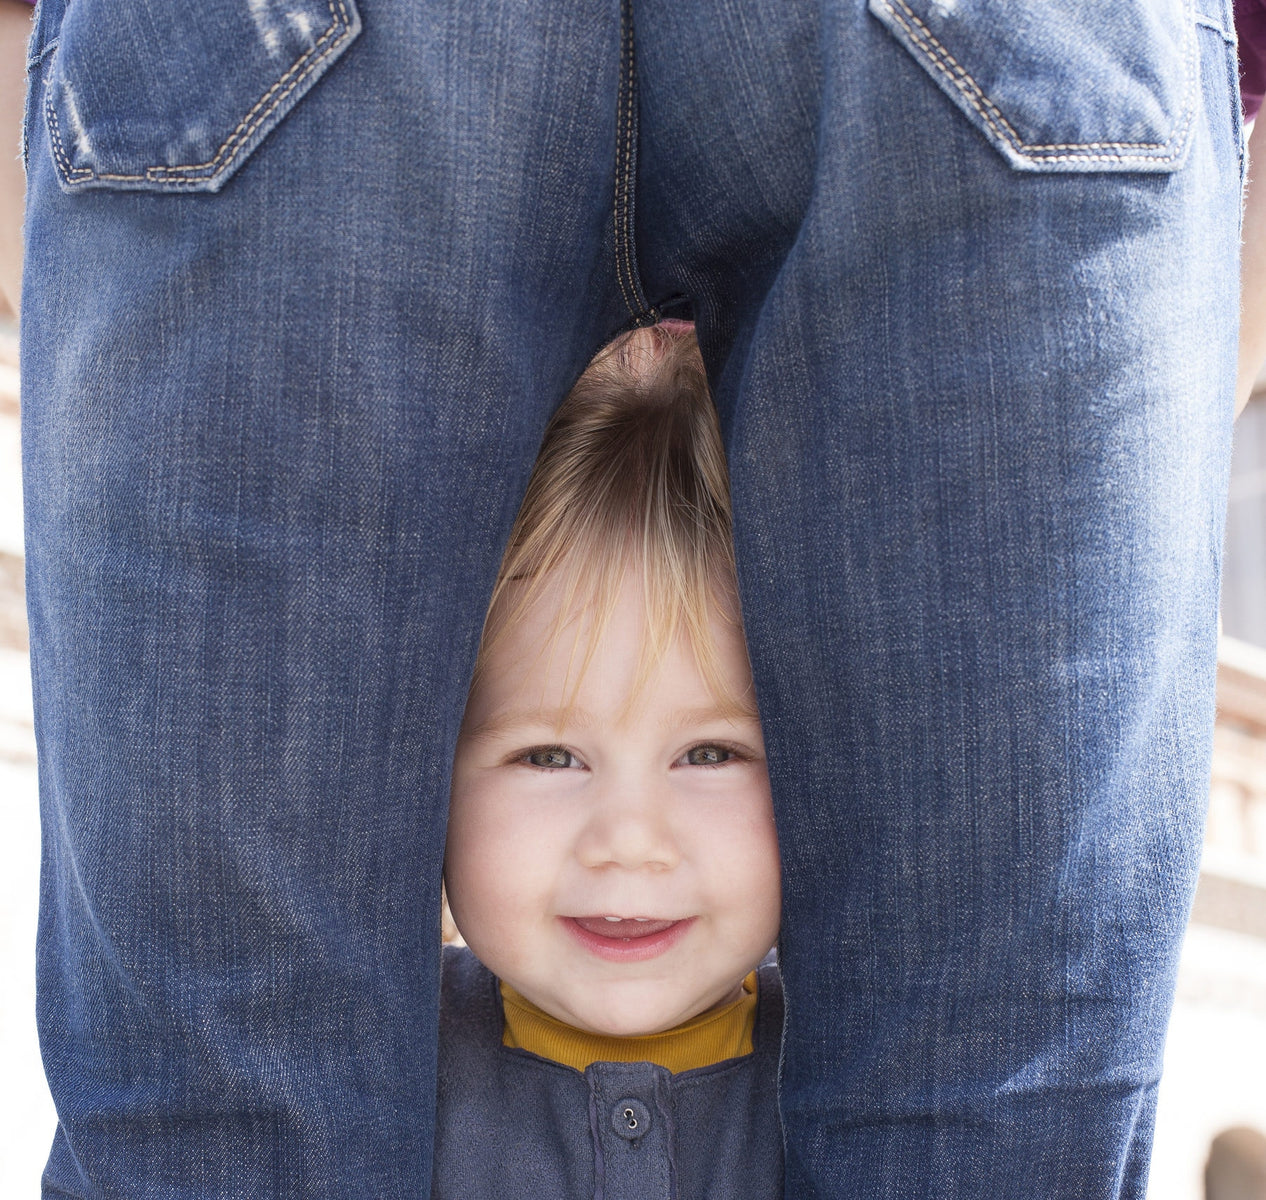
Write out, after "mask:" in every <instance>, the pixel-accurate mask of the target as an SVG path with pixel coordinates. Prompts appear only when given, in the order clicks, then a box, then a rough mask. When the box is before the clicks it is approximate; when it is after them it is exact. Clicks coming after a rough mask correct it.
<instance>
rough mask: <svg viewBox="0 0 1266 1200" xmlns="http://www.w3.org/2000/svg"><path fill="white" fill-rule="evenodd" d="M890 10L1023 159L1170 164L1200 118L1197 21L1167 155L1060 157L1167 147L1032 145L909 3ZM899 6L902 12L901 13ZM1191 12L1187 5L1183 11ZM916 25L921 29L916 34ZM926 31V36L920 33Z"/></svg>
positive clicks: (886, 3)
mask: <svg viewBox="0 0 1266 1200" xmlns="http://www.w3.org/2000/svg"><path fill="white" fill-rule="evenodd" d="M879 3H880V4H882V5H883V7H884V9H885V11H887V12H888V14H889V15H890V16H891V17H892V18H893V19H894V20H895V21H896V22H897V23H898V24H899V25H900V26H901V27H902V28H903V29H904V30H905V31H906V33H907V34H908V35H909V36H910V38H911V40H912V41H914V42H915V44H916V45H918V46H919V47H920V48H921V49H923V50H924V51H925V52H926V53H927V55H928V59H929V61H930V62H931V64H932V65H933V66H934V67H935V68H936V69H937V70H938V71H939V72H940V73H941V74H942V75H944V76H945V78H946V79H948V80H949V82H950V84H951V85H952V86H953V87H954V89H955V90H956V91H957V92H958V93H959V94H960V95H961V96H962V97H963V98H964V99H965V100H966V101H967V102H968V103H969V104H970V105H971V106H972V108H974V109H975V110H976V111H977V112H978V113H979V114H980V116H981V118H982V119H983V120H984V122H985V123H986V124H987V125H988V126H989V128H990V129H992V130H993V131H994V133H995V134H997V135H998V137H1000V138H1001V139H1002V140H1003V141H1005V142H1007V143H1008V144H1009V145H1010V146H1011V148H1012V149H1013V150H1014V151H1015V152H1016V153H1017V154H1020V155H1029V156H1031V157H1033V158H1035V159H1037V160H1038V161H1041V162H1132V161H1136V160H1138V159H1146V160H1151V161H1157V162H1170V161H1174V160H1176V159H1177V158H1178V157H1179V156H1180V155H1181V152H1182V148H1183V145H1184V143H1185V141H1186V138H1187V129H1188V127H1189V126H1190V124H1191V119H1192V117H1193V116H1194V115H1195V109H1196V106H1195V98H1194V88H1193V86H1192V84H1193V82H1194V71H1193V65H1194V64H1193V59H1194V51H1195V30H1194V28H1193V22H1192V21H1191V20H1188V21H1187V22H1186V26H1185V28H1186V48H1185V53H1184V58H1183V65H1184V69H1185V78H1186V84H1187V88H1186V91H1187V103H1186V109H1185V112H1184V114H1183V116H1182V118H1181V119H1180V120H1179V122H1178V123H1177V125H1176V132H1175V134H1174V137H1173V138H1172V139H1171V142H1170V143H1169V144H1170V145H1172V146H1173V149H1172V150H1170V152H1169V153H1168V154H1165V153H1158V154H1082V153H1076V154H1056V153H1054V151H1058V150H1158V151H1163V150H1164V149H1165V143H1162V142H1061V143H1051V144H1036V143H1035V144H1030V143H1026V142H1024V141H1022V140H1021V138H1020V135H1019V133H1017V132H1016V130H1015V128H1014V127H1013V126H1012V125H1011V123H1010V122H1009V121H1008V120H1007V119H1006V117H1004V116H1003V115H1002V112H1001V110H999V109H998V107H997V106H996V105H995V104H994V103H993V101H992V100H990V99H989V97H988V96H987V95H985V92H984V90H983V89H982V88H981V86H980V85H979V84H978V83H977V82H976V80H975V79H974V78H972V75H971V73H970V72H969V71H967V70H966V69H965V68H964V67H963V66H962V65H961V64H960V63H959V62H958V60H957V59H955V58H954V56H953V55H952V54H951V53H950V52H949V50H947V49H946V48H945V46H943V45H942V44H941V43H940V41H938V40H937V37H936V35H935V34H934V33H933V32H932V31H931V30H930V29H929V28H928V27H927V26H926V25H925V24H924V23H923V21H921V20H920V19H919V17H918V15H917V14H916V13H915V12H914V11H913V10H912V9H911V8H910V7H909V5H908V4H906V3H905V0H879ZM895 5H899V6H900V7H901V9H902V10H903V12H898V11H897V9H896V7H895ZM1184 7H1188V6H1184ZM915 26H917V27H918V28H917V29H916V28H915ZM920 31H922V32H920ZM942 59H946V60H948V62H949V63H950V64H952V69H951V67H947V66H946V65H945V62H943V61H942Z"/></svg>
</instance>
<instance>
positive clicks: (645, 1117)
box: [611, 1100, 651, 1142]
mask: <svg viewBox="0 0 1266 1200" xmlns="http://www.w3.org/2000/svg"><path fill="white" fill-rule="evenodd" d="M611 1125H612V1127H613V1128H614V1129H615V1131H616V1133H618V1134H619V1135H620V1136H621V1137H622V1138H624V1139H626V1140H627V1141H630V1142H635V1141H637V1139H638V1138H640V1137H641V1136H642V1135H643V1134H644V1133H646V1132H647V1130H649V1129H650V1127H651V1114H650V1110H649V1109H648V1108H647V1107H646V1105H645V1104H643V1103H642V1102H641V1101H640V1100H621V1101H620V1103H619V1104H617V1105H616V1106H615V1108H613V1109H612V1110H611Z"/></svg>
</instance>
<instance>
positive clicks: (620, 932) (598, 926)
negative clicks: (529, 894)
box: [572, 917, 677, 942]
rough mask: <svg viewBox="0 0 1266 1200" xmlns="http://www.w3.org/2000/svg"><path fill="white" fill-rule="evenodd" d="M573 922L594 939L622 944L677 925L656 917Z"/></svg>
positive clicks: (651, 935) (591, 919)
mask: <svg viewBox="0 0 1266 1200" xmlns="http://www.w3.org/2000/svg"><path fill="white" fill-rule="evenodd" d="M572 920H573V921H575V922H576V924H577V925H579V926H580V928H581V929H583V930H585V931H586V932H587V933H592V934H593V935H594V937H601V938H618V939H619V940H620V941H622V942H629V941H632V940H633V939H634V938H644V937H653V936H654V935H655V934H657V933H663V932H664V930H665V929H668V928H669V927H670V926H672V925H676V924H677V921H676V920H668V921H664V920H658V919H656V918H655V917H572Z"/></svg>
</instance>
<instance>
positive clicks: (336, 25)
mask: <svg viewBox="0 0 1266 1200" xmlns="http://www.w3.org/2000/svg"><path fill="white" fill-rule="evenodd" d="M329 10H330V18H331V21H330V25H329V27H328V28H327V29H326V30H325V31H324V32H323V33H322V34H321V36H320V37H319V38H317V39H316V41H315V42H314V43H313V45H312V48H311V49H310V50H308V51H307V52H306V53H304V54H302V55H300V57H299V58H297V59H296V60H295V61H294V62H293V63H292V64H291V66H290V68H289V70H287V71H286V73H285V74H284V75H282V77H281V78H280V79H278V80H277V82H276V83H274V84H273V85H272V87H270V88H269V89H268V90H267V91H266V92H265V93H264V94H263V95H262V96H261V97H260V98H259V99H258V100H257V101H256V102H255V103H254V104H253V105H252V106H251V108H250V110H249V111H248V112H247V114H246V115H245V116H244V117H243V118H242V119H241V120H240V121H239V122H238V123H237V125H236V127H235V128H234V129H233V131H232V132H231V133H230V134H229V136H228V137H227V138H225V139H224V141H223V143H221V145H220V148H219V149H218V150H217V151H216V152H215V154H214V155H213V156H212V157H211V158H210V159H208V160H207V161H206V162H203V163H192V164H180V165H177V166H165V165H161V164H160V165H157V166H151V167H146V168H145V169H144V170H143V171H142V172H140V173H139V174H132V175H128V174H123V173H108V172H104V171H101V172H98V171H96V170H94V169H93V168H92V167H76V166H73V165H72V164H71V162H70V158H69V156H68V155H67V154H66V150H65V147H64V146H63V144H62V139H61V127H60V124H59V122H58V119H57V112H56V109H55V108H54V107H53V100H52V96H51V95H50V96H49V97H48V98H47V99H46V100H45V102H44V113H45V116H46V118H47V120H48V126H49V134H50V135H51V142H52V147H53V156H54V157H55V158H56V160H57V163H58V166H59V167H60V168H61V173H62V176H63V178H64V179H65V180H66V182H67V184H69V185H72V186H73V185H75V184H80V183H87V182H89V181H90V180H93V179H107V180H112V181H118V182H132V181H134V180H142V179H143V180H146V181H148V182H153V183H171V184H175V185H177V186H184V187H196V186H198V185H199V184H201V183H203V182H205V181H206V180H208V179H215V178H216V177H217V176H218V175H221V174H223V173H224V172H225V171H226V170H228V168H229V167H230V166H231V165H232V163H233V160H234V159H235V158H236V157H237V156H238V155H239V154H240V153H241V151H242V147H243V146H245V144H246V143H247V141H248V140H249V139H250V137H251V135H252V134H254V133H255V131H256V130H257V129H258V128H259V127H260V126H261V125H262V124H263V123H264V122H265V121H266V120H268V118H269V117H270V116H272V114H273V113H274V112H275V111H276V110H277V106H278V105H280V104H281V103H282V101H284V100H285V99H286V97H287V96H289V95H290V93H291V92H293V91H294V90H295V88H296V87H298V86H299V84H300V83H302V82H303V81H304V80H305V79H306V78H307V77H308V76H309V75H310V74H311V73H312V72H313V71H314V70H316V68H317V67H318V66H320V64H321V63H322V62H324V61H325V60H326V59H327V58H329V56H330V55H331V54H333V53H334V52H335V51H336V50H337V49H338V48H339V47H340V46H341V45H342V44H343V43H344V42H345V41H346V40H347V37H348V31H349V29H350V27H351V20H350V19H349V17H348V15H347V8H346V7H345V5H344V3H343V0H329ZM322 43H326V45H325V46H324V47H322ZM270 101H271V103H270ZM261 110H262V111H261ZM234 143H236V144H234ZM221 160H223V161H221ZM195 173H200V174H198V175H197V178H181V176H192V175H194V174H195Z"/></svg>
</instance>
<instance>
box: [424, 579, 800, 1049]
mask: <svg viewBox="0 0 1266 1200" xmlns="http://www.w3.org/2000/svg"><path fill="white" fill-rule="evenodd" d="M559 602H560V601H559V596H558V595H557V593H556V591H555V590H553V589H550V588H547V589H545V591H544V592H543V594H542V596H541V597H540V599H539V600H538V601H537V602H536V603H535V605H534V606H533V607H532V608H531V609H529V611H528V612H527V613H526V615H525V619H524V620H522V621H521V622H519V623H518V624H516V625H515V626H514V627H513V628H511V629H508V630H506V631H505V633H504V635H503V637H502V639H501V640H500V642H499V643H497V644H496V645H495V646H494V647H493V648H492V652H491V654H490V656H489V658H488V660H487V664H486V670H485V671H484V672H483V675H482V678H481V681H480V683H479V684H478V686H476V687H475V689H474V690H473V691H472V692H471V695H470V699H469V702H468V704H467V706H466V718H465V722H464V724H463V728H462V736H461V739H460V741H459V743H458V749H457V756H456V760H455V763H454V774H453V795H452V810H451V816H450V822H449V832H448V847H447V857H446V866H445V878H446V881H447V887H448V899H449V904H450V905H451V907H452V910H453V917H454V919H455V920H456V922H457V925H458V928H459V929H460V930H461V932H462V935H463V936H464V937H465V939H466V941H467V943H468V944H469V945H470V948H471V949H472V950H473V951H474V953H475V954H476V955H477V956H478V958H479V959H480V960H481V961H482V962H483V963H484V965H485V966H487V967H488V968H489V969H490V970H491V971H492V972H493V973H494V974H496V975H497V976H499V977H500V978H501V979H503V980H505V981H506V982H507V983H509V984H510V985H511V986H512V987H514V988H516V989H517V990H518V991H519V992H520V993H521V994H522V995H524V996H525V997H527V999H529V1000H531V1001H532V1002H533V1003H534V1004H536V1005H537V1006H538V1007H540V1008H542V1009H544V1010H545V1011H546V1012H547V1013H550V1014H551V1015H552V1016H555V1017H557V1018H559V1019H560V1020H562V1021H566V1022H567V1023H568V1024H570V1025H574V1026H576V1027H578V1028H580V1029H586V1030H589V1031H591V1032H594V1033H605V1034H614V1035H618V1036H631V1035H634V1034H641V1033H651V1032H656V1031H659V1030H663V1029H670V1028H672V1027H673V1026H674V1025H678V1024H680V1023H681V1022H683V1021H686V1020H688V1019H689V1018H690V1017H692V1016H694V1015H696V1014H697V1013H700V1012H703V1011H705V1010H706V1009H709V1008H712V1007H714V1006H716V1005H719V1004H722V1003H724V1002H725V1001H728V1000H730V999H732V998H734V997H736V996H737V995H738V993H739V984H740V983H741V981H742V979H743V977H744V976H745V975H746V974H747V973H748V971H750V970H751V969H752V968H753V967H754V966H755V965H756V964H757V963H758V962H760V960H761V959H762V958H763V957H764V956H765V954H766V953H767V952H768V950H769V948H770V947H771V946H772V945H773V943H774V940H775V938H776V937H777V934H778V920H779V913H780V894H779V862H778V842H777V839H776V837H775V833H774V816H773V809H772V807H771V804H770V795H769V778H768V775H767V773H766V769H765V757H764V744H763V742H762V739H761V731H760V723H759V721H758V719H757V717H756V714H755V712H753V713H751V714H750V715H745V716H741V717H732V716H731V717H727V716H725V715H724V714H723V712H722V709H721V706H720V705H719V703H718V701H717V699H716V697H715V696H713V694H712V692H711V691H710V689H709V688H708V686H707V685H706V684H705V682H704V680H703V679H702V677H701V676H700V674H699V671H698V668H697V667H696V666H695V662H694V656H693V654H692V653H691V650H690V648H689V645H688V644H686V643H685V642H684V641H680V640H679V641H678V643H677V644H676V645H675V646H673V647H672V649H671V650H670V651H669V653H668V654H667V655H666V656H665V658H664V660H663V662H662V664H661V666H660V667H659V669H658V671H657V672H656V673H655V674H653V675H652V676H651V678H650V680H649V681H648V682H647V683H646V684H644V685H643V687H642V689H641V691H640V692H639V694H638V697H637V699H636V702H635V703H634V704H633V705H632V706H631V707H630V706H628V704H627V701H628V697H629V695H630V693H631V691H632V687H633V684H634V681H635V679H636V677H637V671H638V665H639V655H640V654H641V650H642V638H643V628H644V617H643V611H642V602H641V583H640V580H638V579H636V578H634V577H632V576H627V575H626V578H625V581H624V585H623V588H622V592H621V595H620V600H619V604H618V606H617V608H616V610H615V612H614V614H613V617H612V620H611V623H610V624H609V626H608V627H607V631H606V633H605V634H604V635H603V636H602V637H601V638H600V640H599V642H598V644H597V645H596V646H595V647H594V653H593V656H592V658H591V659H590V662H589V664H588V667H587V669H586V671H585V674H584V677H583V680H582V682H581V686H580V688H579V690H578V691H577V692H576V693H575V699H574V704H573V706H572V707H571V709H570V711H568V712H566V713H565V715H564V714H563V709H564V704H565V701H566V700H567V699H569V698H570V691H571V686H572V681H570V680H568V679H567V678H566V675H567V668H568V664H569V660H571V662H572V667H573V670H574V669H575V666H576V665H577V664H578V663H579V662H580V661H581V660H582V659H583V656H584V652H585V650H586V649H587V646H588V642H587V637H588V633H587V630H586V629H585V628H584V627H583V625H582V626H581V628H580V636H579V640H578V641H577V643H576V646H575V653H574V654H573V644H572V636H571V635H572V632H573V631H574V630H575V629H576V626H575V625H572V626H569V627H568V629H567V630H566V631H565V632H564V633H563V636H562V637H561V638H560V639H558V641H557V643H556V644H554V645H553V649H552V651H551V644H550V643H551V635H552V633H553V631H554V628H555V627H554V619H555V616H556V614H557V611H558V605H559ZM583 620H584V618H583V617H582V621H583ZM713 630H714V636H715V638H716V643H717V648H718V652H719V659H720V664H721V667H722V670H723V673H724V677H725V679H726V681H727V682H728V684H729V686H730V688H731V694H733V695H737V696H747V697H750V696H751V690H750V685H751V673H750V668H749V667H748V662H747V653H746V650H745V648H744V645H743V639H742V636H741V634H740V633H739V631H738V630H736V629H734V628H733V627H732V626H730V625H728V624H726V623H725V622H723V621H722V620H719V619H718V620H715V621H714V623H713ZM626 708H627V709H628V711H626ZM710 763H717V764H718V765H708V764H710ZM617 917H618V918H620V920H619V921H616V920H612V918H617Z"/></svg>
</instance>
